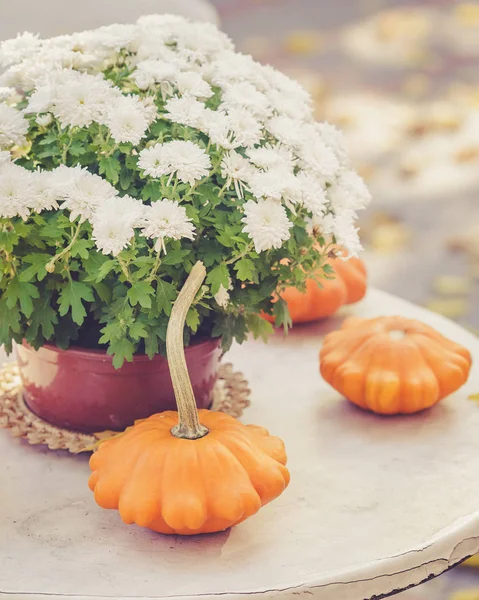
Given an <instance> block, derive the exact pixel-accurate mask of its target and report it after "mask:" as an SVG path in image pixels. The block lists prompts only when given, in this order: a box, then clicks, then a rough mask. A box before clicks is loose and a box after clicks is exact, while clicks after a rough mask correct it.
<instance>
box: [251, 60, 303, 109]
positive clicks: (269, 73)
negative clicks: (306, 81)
mask: <svg viewBox="0 0 479 600" xmlns="http://www.w3.org/2000/svg"><path fill="white" fill-rule="evenodd" d="M261 74H262V76H263V77H264V79H265V80H266V81H267V82H268V84H269V85H268V89H270V88H271V87H273V88H275V89H277V90H278V91H279V92H280V93H281V94H283V95H284V96H286V97H288V98H291V100H293V99H294V100H295V101H296V102H297V104H298V105H305V104H306V105H310V104H311V103H312V100H311V95H310V94H309V93H308V92H307V91H306V90H305V88H304V87H303V86H302V85H301V84H300V83H298V82H297V81H295V80H294V79H291V78H290V77H288V76H287V75H285V74H284V73H282V72H281V71H278V70H277V69H275V68H274V67H272V66H270V65H261Z"/></svg>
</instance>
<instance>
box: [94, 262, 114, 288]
mask: <svg viewBox="0 0 479 600" xmlns="http://www.w3.org/2000/svg"><path fill="white" fill-rule="evenodd" d="M117 265H118V263H117V262H116V261H115V260H107V261H105V262H104V263H103V264H102V265H101V267H100V268H99V269H98V271H97V273H96V275H95V281H96V282H97V283H100V281H103V279H105V277H107V276H108V275H109V274H110V273H111V271H113V269H115V268H116V267H117Z"/></svg>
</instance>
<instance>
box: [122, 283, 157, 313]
mask: <svg viewBox="0 0 479 600" xmlns="http://www.w3.org/2000/svg"><path fill="white" fill-rule="evenodd" d="M154 293H155V290H154V289H153V288H152V287H151V285H150V284H149V283H148V282H147V281H138V282H137V283H135V284H133V285H132V287H131V288H130V289H129V290H128V294H127V296H128V300H129V301H130V304H131V305H132V306H136V305H137V304H139V305H140V306H141V307H142V308H151V296H152V295H153V294H154Z"/></svg>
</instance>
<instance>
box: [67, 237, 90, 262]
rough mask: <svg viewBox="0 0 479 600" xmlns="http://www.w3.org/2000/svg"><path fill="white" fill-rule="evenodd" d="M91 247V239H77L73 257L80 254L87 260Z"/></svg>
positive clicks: (72, 251) (72, 253)
mask: <svg viewBox="0 0 479 600" xmlns="http://www.w3.org/2000/svg"><path fill="white" fill-rule="evenodd" d="M91 247H92V243H91V241H90V240H77V241H76V242H75V243H74V244H73V246H72V249H71V255H72V257H75V256H79V257H80V258H83V259H85V260H86V259H87V258H88V255H89V252H88V251H89V250H90V248H91Z"/></svg>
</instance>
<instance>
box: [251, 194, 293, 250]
mask: <svg viewBox="0 0 479 600" xmlns="http://www.w3.org/2000/svg"><path fill="white" fill-rule="evenodd" d="M243 208H244V212H245V216H244V217H243V219H242V222H243V223H244V224H245V227H244V231H245V233H247V234H248V236H249V237H250V238H251V240H252V241H253V243H254V247H255V250H256V252H262V251H263V250H270V249H271V248H281V246H282V245H283V242H285V241H286V240H288V239H289V238H290V235H291V234H290V229H291V227H292V226H293V224H292V223H291V221H290V220H289V219H288V215H287V214H286V210H285V208H284V207H283V206H281V204H278V203H277V202H275V201H274V200H261V201H259V202H254V201H253V200H249V201H248V202H246V204H245V205H244V207H243Z"/></svg>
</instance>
